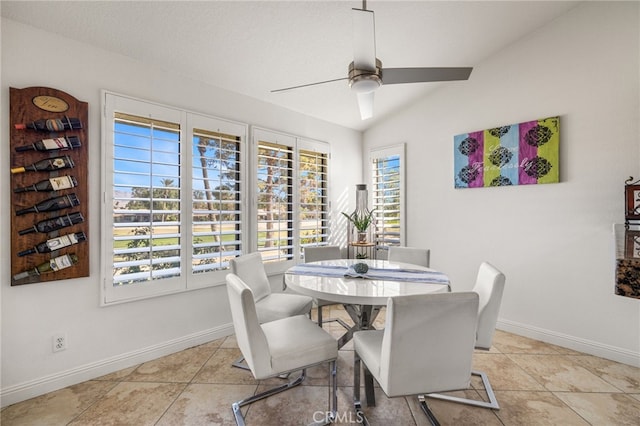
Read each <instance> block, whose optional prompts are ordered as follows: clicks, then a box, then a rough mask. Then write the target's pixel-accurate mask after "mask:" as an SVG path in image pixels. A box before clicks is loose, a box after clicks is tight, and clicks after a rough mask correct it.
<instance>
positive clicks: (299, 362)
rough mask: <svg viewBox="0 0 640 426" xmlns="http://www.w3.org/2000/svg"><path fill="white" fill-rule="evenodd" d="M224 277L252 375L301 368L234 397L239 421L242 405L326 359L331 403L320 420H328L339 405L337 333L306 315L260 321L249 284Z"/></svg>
mask: <svg viewBox="0 0 640 426" xmlns="http://www.w3.org/2000/svg"><path fill="white" fill-rule="evenodd" d="M226 282H227V294H228V296H229V305H230V307H231V316H232V319H233V327H234V330H235V335H236V340H237V343H238V347H239V348H240V351H241V352H242V354H243V355H244V358H245V359H246V361H247V364H248V366H249V369H250V370H251V373H252V374H253V376H254V377H255V378H256V379H257V380H262V379H267V378H270V377H276V376H282V375H283V374H285V375H288V373H291V372H294V371H300V376H298V377H297V378H296V379H294V380H292V381H290V382H288V383H285V384H282V385H279V386H276V387H274V388H271V389H269V390H266V391H264V392H261V393H258V394H255V395H252V396H250V397H247V398H245V399H242V400H240V401H237V402H234V403H233V404H232V406H231V407H232V410H233V414H234V417H235V419H236V423H237V424H238V426H244V424H245V422H244V416H243V415H242V410H241V408H242V407H243V406H245V405H248V404H251V403H253V402H255V401H258V400H261V399H264V398H267V397H269V396H271V395H275V394H277V393H280V392H283V391H285V390H288V389H291V388H293V387H295V386H298V385H300V384H301V383H302V382H303V381H304V379H305V377H306V369H307V368H309V367H313V366H316V365H319V364H323V363H328V364H329V380H328V384H329V395H330V398H329V409H328V410H327V411H326V412H324V411H323V413H325V416H324V419H323V422H321V423H320V424H329V423H332V422H333V420H334V419H335V418H336V413H337V406H338V400H337V365H336V359H337V358H338V343H337V341H336V339H334V338H333V337H332V336H331V335H330V334H329V333H328V332H326V331H325V330H323V329H321V328H319V327H317V325H316V324H315V323H314V322H313V321H311V319H310V318H308V317H307V316H305V315H296V316H291V317H287V318H282V319H278V320H274V321H271V322H268V323H264V324H261V323H260V321H259V319H258V313H257V309H256V308H257V307H256V303H255V301H254V299H255V295H254V294H253V292H252V290H251V288H250V287H249V286H248V285H247V284H246V283H245V282H243V280H242V279H241V278H240V277H238V276H237V275H235V274H227V277H226ZM317 412H318V411H316V413H317ZM314 420H315V414H314Z"/></svg>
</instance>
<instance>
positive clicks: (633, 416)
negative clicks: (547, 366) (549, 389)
mask: <svg viewBox="0 0 640 426" xmlns="http://www.w3.org/2000/svg"><path fill="white" fill-rule="evenodd" d="M554 395H555V396H557V397H558V398H560V399H561V400H562V401H564V402H565V403H566V404H567V405H568V406H570V407H571V408H572V409H573V410H574V411H575V412H577V413H578V414H580V416H582V417H583V418H584V419H586V420H587V421H588V422H589V423H590V424H592V425H616V426H622V425H632V426H638V425H639V424H640V401H637V400H634V399H633V398H630V397H629V396H628V395H624V394H619V393H569V392H555V393H554Z"/></svg>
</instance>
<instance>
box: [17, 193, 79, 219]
mask: <svg viewBox="0 0 640 426" xmlns="http://www.w3.org/2000/svg"><path fill="white" fill-rule="evenodd" d="M78 204H80V201H79V200H78V197H77V196H76V194H69V195H61V196H59V197H53V198H49V199H47V200H44V201H40V202H39V203H38V204H36V205H35V206H31V207H28V208H26V209H21V210H18V211H16V216H21V215H23V214H27V213H42V212H53V211H56V210H62V209H66V208H69V207H74V206H77V205H78Z"/></svg>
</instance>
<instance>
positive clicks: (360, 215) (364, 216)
mask: <svg viewBox="0 0 640 426" xmlns="http://www.w3.org/2000/svg"><path fill="white" fill-rule="evenodd" d="M373 212H374V211H373V210H364V211H358V210H356V211H354V212H353V213H351V214H347V213H345V212H342V214H343V215H344V216H345V217H346V218H347V219H348V220H349V222H351V224H352V225H353V227H354V228H355V229H356V231H357V233H358V237H357V242H359V243H366V242H367V229H369V226H370V225H371V223H372V222H373Z"/></svg>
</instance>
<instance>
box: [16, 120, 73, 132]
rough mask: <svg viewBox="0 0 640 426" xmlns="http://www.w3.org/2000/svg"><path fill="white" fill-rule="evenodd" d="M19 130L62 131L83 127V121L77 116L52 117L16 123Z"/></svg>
mask: <svg viewBox="0 0 640 426" xmlns="http://www.w3.org/2000/svg"><path fill="white" fill-rule="evenodd" d="M15 128H16V129H18V130H24V129H31V130H37V131H38V132H60V131H62V130H77V129H82V123H81V122H80V120H79V119H77V118H69V117H66V116H65V117H64V118H51V119H49V120H36V121H32V122H31V123H21V124H16V125H15Z"/></svg>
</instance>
